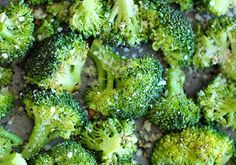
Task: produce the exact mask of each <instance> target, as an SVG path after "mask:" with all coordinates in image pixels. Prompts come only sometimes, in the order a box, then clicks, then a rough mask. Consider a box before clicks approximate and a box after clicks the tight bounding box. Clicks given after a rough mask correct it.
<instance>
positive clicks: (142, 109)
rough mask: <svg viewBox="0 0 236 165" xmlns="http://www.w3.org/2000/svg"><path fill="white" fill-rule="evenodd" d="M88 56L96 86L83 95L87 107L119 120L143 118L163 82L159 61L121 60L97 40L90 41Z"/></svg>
mask: <svg viewBox="0 0 236 165" xmlns="http://www.w3.org/2000/svg"><path fill="white" fill-rule="evenodd" d="M89 55H90V57H92V59H93V60H94V62H95V64H96V67H97V73H98V83H99V84H98V87H94V88H92V89H90V90H89V91H88V92H87V93H86V95H85V100H86V105H87V106H88V108H90V109H93V110H95V111H98V112H100V113H102V114H103V115H105V116H109V115H112V116H119V117H121V118H130V117H131V118H138V117H140V116H143V115H145V114H146V113H147V111H148V107H149V106H150V104H151V102H152V101H153V100H155V99H156V98H157V97H158V96H159V93H160V92H161V91H162V89H163V86H164V83H165V81H164V80H163V79H162V71H163V69H162V66H161V65H160V63H159V61H157V60H156V59H154V58H152V57H147V56H146V57H142V58H124V57H121V56H119V55H117V54H115V53H114V52H113V51H112V50H111V48H110V47H108V46H104V45H102V43H101V42H100V41H99V40H95V41H94V42H93V44H92V46H91V49H90V53H89Z"/></svg>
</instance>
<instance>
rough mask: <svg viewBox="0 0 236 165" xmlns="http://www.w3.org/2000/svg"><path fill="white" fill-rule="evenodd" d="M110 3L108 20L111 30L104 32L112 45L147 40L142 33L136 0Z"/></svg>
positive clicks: (128, 44) (130, 44)
mask: <svg viewBox="0 0 236 165" xmlns="http://www.w3.org/2000/svg"><path fill="white" fill-rule="evenodd" d="M112 2H113V3H110V4H109V8H110V9H109V12H107V15H108V22H109V25H110V31H108V32H105V33H104V34H103V36H102V37H103V38H104V40H108V43H109V44H112V45H116V46H117V45H124V46H134V45H138V44H140V42H141V41H145V40H146V37H144V36H143V34H142V28H140V27H141V20H140V17H139V9H138V5H136V4H135V2H134V0H115V1H112Z"/></svg>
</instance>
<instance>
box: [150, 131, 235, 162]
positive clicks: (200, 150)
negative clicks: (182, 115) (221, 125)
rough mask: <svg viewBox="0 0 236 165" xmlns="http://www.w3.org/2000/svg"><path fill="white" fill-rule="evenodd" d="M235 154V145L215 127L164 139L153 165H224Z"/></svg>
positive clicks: (153, 156) (156, 149)
mask: <svg viewBox="0 0 236 165" xmlns="http://www.w3.org/2000/svg"><path fill="white" fill-rule="evenodd" d="M233 152H234V142H233V140H232V139H230V138H229V137H228V136H226V135H225V134H223V133H221V132H219V131H217V130H214V129H213V128H211V127H196V128H187V129H186V130H183V131H182V132H180V133H179V132H178V133H171V134H167V135H165V136H163V137H162V138H161V139H160V141H159V142H158V143H157V145H156V147H155V148H154V150H153V153H152V156H151V161H152V164H153V165H163V164H168V165H176V164H198V165H206V164H207V165H215V164H217V165H224V164H226V162H227V161H228V160H229V159H230V157H231V156H232V155H233Z"/></svg>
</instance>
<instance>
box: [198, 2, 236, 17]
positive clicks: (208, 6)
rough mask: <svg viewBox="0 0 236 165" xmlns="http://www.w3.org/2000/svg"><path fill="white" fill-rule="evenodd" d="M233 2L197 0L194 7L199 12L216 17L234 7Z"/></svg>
mask: <svg viewBox="0 0 236 165" xmlns="http://www.w3.org/2000/svg"><path fill="white" fill-rule="evenodd" d="M234 1H235V0H227V1H226V0H197V1H195V7H196V8H197V9H198V10H199V11H201V12H208V13H211V14H214V15H216V16H221V15H225V14H226V13H227V12H228V11H229V10H230V9H231V8H232V7H234V6H233V5H235V4H234V3H235V2H234Z"/></svg>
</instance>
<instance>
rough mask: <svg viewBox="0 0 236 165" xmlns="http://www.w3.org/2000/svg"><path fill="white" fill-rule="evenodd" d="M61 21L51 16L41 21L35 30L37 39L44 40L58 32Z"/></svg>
mask: <svg viewBox="0 0 236 165" xmlns="http://www.w3.org/2000/svg"><path fill="white" fill-rule="evenodd" d="M59 27H60V23H59V22H58V21H57V20H55V19H54V18H51V17H46V19H44V20H43V21H42V23H41V25H40V26H38V27H37V28H36V30H35V31H34V36H35V38H36V40H37V41H42V40H44V39H46V38H49V37H51V36H53V35H55V34H57V32H58V28H59Z"/></svg>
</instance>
